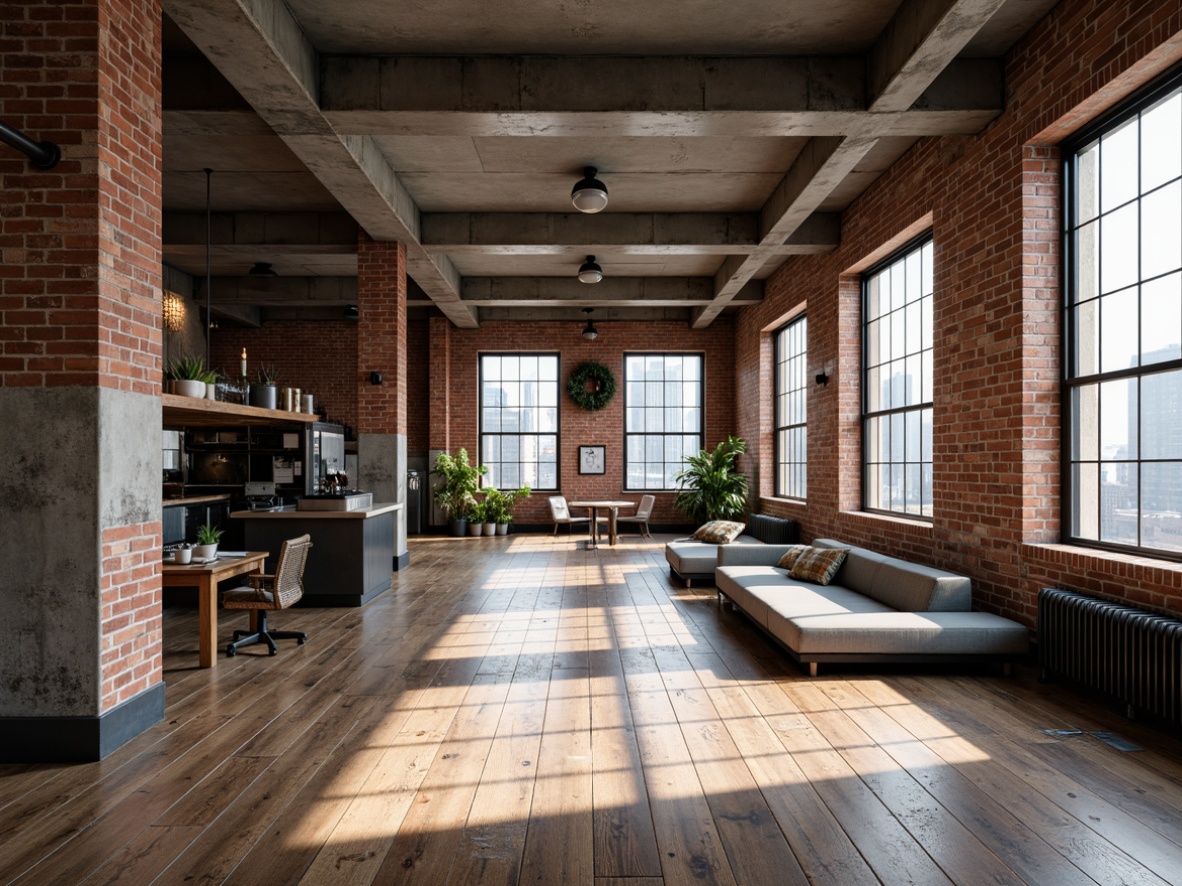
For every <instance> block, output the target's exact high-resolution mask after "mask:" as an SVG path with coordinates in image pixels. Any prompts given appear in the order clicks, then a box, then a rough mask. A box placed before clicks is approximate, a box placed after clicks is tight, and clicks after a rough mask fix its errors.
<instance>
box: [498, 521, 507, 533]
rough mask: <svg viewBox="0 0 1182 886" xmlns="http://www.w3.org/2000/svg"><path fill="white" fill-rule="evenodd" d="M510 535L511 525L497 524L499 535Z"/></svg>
mask: <svg viewBox="0 0 1182 886" xmlns="http://www.w3.org/2000/svg"><path fill="white" fill-rule="evenodd" d="M508 534H509V524H508V523H498V524H497V535H508Z"/></svg>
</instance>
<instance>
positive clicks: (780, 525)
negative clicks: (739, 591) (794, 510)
mask: <svg viewBox="0 0 1182 886" xmlns="http://www.w3.org/2000/svg"><path fill="white" fill-rule="evenodd" d="M798 530H799V524H797V522H796V521H795V520H786V519H784V518H783V517H773V516H771V515H769V514H752V515H751V516H750V517H748V518H747V528H746V531H745V532H744V533H743V534H742V535H740V536H739V537H738V538H736V539H735V540H734V541H732V542H730V545H763V544H785V545H787V544H795V543H796V539H797V534H798ZM730 545H727V547H729V546H730ZM719 547H720V546H719V545H715V544H706V543H705V542H701V541H696V540H694V539H692V538H679V539H676V540H674V541H671V542H669V543H668V544H666V545H665V559H666V560H667V561H668V563H669V574H670V576H672V577H673V578H676V579H677V580H679V581H683V582H685V586H686V587H687V588H688V587H689V586H690V584H691V583H692V582H695V581H696V582H698V584H714V567H715V566H717V565H718V549H719ZM772 562H773V563H774V562H775V560H773V561H772Z"/></svg>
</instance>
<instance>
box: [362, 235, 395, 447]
mask: <svg viewBox="0 0 1182 886" xmlns="http://www.w3.org/2000/svg"><path fill="white" fill-rule="evenodd" d="M357 308H358V310H359V311H360V312H361V318H360V321H359V322H358V330H357V401H358V403H357V410H358V415H357V430H358V432H359V433H365V434H405V433H406V385H405V383H404V379H405V378H406V247H405V246H403V245H402V244H401V243H378V242H375V241H374V240H371V239H370V237H369V235H368V234H366V233H365V232H364V231H361V232H360V233H359V234H358V241H357ZM373 371H378V372H381V373H382V375H383V377H384V378H385V381H384V382H383V383H382V384H380V385H374V384H370V382H369V374H370V373H371V372H373Z"/></svg>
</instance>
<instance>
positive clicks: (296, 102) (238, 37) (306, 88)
mask: <svg viewBox="0 0 1182 886" xmlns="http://www.w3.org/2000/svg"><path fill="white" fill-rule="evenodd" d="M165 11H166V12H168V14H169V15H170V16H171V17H172V18H173V20H174V21H175V22H176V23H177V24H178V25H179V26H180V27H181V29H182V30H183V31H184V32H185V34H186V35H187V36H188V37H189V39H190V40H192V41H193V42H194V43H195V44H196V45H197V47H198V48H199V49H200V50H201V51H202V52H203V53H204V54H205V56H206V57H207V58H208V59H209V60H210V61H212V62H213V64H214V65H215V66H216V67H217V69H218V71H219V72H221V74H222V76H224V77H225V78H226V80H228V81H229V82H230V84H231V85H233V86H234V88H235V89H237V90H238V92H239V93H241V95H242V96H243V98H245V99H246V100H247V101H248V102H249V103H250V105H251V107H253V108H254V109H255V111H257V112H258V115H259V116H260V117H262V119H263V121H264V122H265V123H266V124H267V125H268V126H270V128H271V129H272V130H274V132H275V133H276V134H277V135H279V136H280V137H281V138H283V140H284V142H285V143H286V144H287V146H288V147H289V148H291V150H292V151H293V152H294V153H295V154H296V156H297V157H299V159H300V160H301V161H302V162H303V163H304V165H305V166H307V167H308V169H309V171H311V172H312V174H313V175H315V176H316V177H317V179H319V181H320V182H321V183H322V184H323V185H324V186H325V187H326V188H327V189H328V190H329V191H330V192H331V193H332V194H333V196H334V197H335V198H336V199H337V200H338V201H339V202H340V204H341V206H343V207H344V209H345V210H346V211H347V212H348V213H349V215H351V216H352V217H353V218H355V219H356V220H357V222H358V223H359V224H360V225H361V226H362V227H363V228H364V229H365V230H366V232H367V233H368V234H369V235H370V236H371V237H373V238H374V239H375V240H382V241H391V240H395V241H399V242H402V243H405V244H406V247H407V265H408V271H409V272H410V273H412V274H414V275H415V277H416V279H417V280H418V282H419V285H420V286H422V287H423V289H424V291H426V293H427V294H428V295H429V296H430V297H431V298H432V299H433V300H435V302H436V304H438V305H439V307H440V309H441V310H442V311H443V312H444V313H445V314H446V315H447V317H448V318H449V319H450V320H451V321H452V322H453V323H455V324H456V325H457V326H461V327H468V328H472V327H475V326H476V325H477V320H476V316H475V314H474V313H473V312H472V311H471V310H469V309H468V308H467V307H465V306H464V305H463V304H462V303H461V301H460V297H459V274H458V272H456V271H455V268H454V267H452V266H451V263H450V261H449V260H448V259H446V258H445V257H439V258H434V257H432V256H429V255H427V254H426V253H424V252H423V250H422V247H421V246H420V245H419V239H418V229H419V223H418V207H417V206H416V205H415V203H414V201H413V200H412V199H411V197H410V195H409V194H408V193H407V192H406V189H405V188H403V187H402V184H401V182H400V181H399V180H398V176H397V174H396V173H395V172H394V170H393V168H392V167H391V166H390V164H389V162H388V161H387V160H386V158H385V157H384V156H383V155H382V153H381V151H380V150H379V149H378V148H377V146H376V145H374V144H373V142H372V140H371V139H369V138H367V137H364V136H356V135H354V136H338V135H337V134H336V132H335V131H334V129H333V127H332V125H331V124H330V123H329V121H328V120H327V119H325V117H324V115H323V114H322V113H321V111H320V91H319V84H320V60H319V57H318V55H317V53H316V50H315V48H314V47H313V46H312V44H311V43H310V42H309V41H308V39H307V37H306V36H305V35H304V33H303V31H302V30H301V29H300V26H299V23H298V22H297V21H296V20H295V18H294V17H293V16H292V14H291V12H290V11H289V10H288V7H287V6H286V5H285V4H284V3H283V2H282V0H167V2H166V4H165Z"/></svg>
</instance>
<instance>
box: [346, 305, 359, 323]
mask: <svg viewBox="0 0 1182 886" xmlns="http://www.w3.org/2000/svg"><path fill="white" fill-rule="evenodd" d="M360 317H361V311H359V310H357V305H346V306H345V319H346V320H358V319H360Z"/></svg>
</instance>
